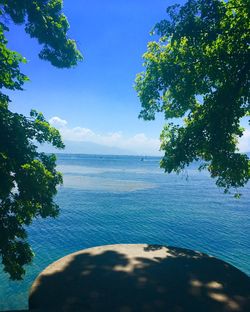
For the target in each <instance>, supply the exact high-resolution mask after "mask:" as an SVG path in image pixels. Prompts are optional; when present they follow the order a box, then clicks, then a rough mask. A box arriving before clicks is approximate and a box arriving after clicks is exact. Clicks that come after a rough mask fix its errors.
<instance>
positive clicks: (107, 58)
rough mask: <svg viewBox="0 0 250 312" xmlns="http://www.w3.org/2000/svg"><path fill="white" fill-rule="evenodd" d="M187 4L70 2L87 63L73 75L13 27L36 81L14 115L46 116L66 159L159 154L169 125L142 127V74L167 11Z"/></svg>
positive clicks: (17, 100) (67, 8) (15, 45)
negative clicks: (137, 84) (138, 87)
mask: <svg viewBox="0 0 250 312" xmlns="http://www.w3.org/2000/svg"><path fill="white" fill-rule="evenodd" d="M183 2H184V1H178V0H175V1H172V0H171V1H164V0H154V1H152V0H126V1H124V0H123V1H122V0H91V1H87V0H75V1H72V0H71V1H70V0H64V13H65V14H66V16H67V17H68V20H69V22H70V26H71V28H70V36H71V37H72V38H74V39H75V40H76V41H77V43H78V46H79V49H80V50H81V51H82V53H83V55H84V61H83V62H82V63H80V64H79V65H78V66H77V67H76V68H74V69H57V68H54V67H52V66H51V65H50V64H49V63H48V62H44V61H41V60H40V59H39V58H38V53H39V51H40V47H39V44H38V43H37V41H36V40H35V39H30V38H29V37H28V35H27V34H26V33H25V32H24V29H23V27H22V26H11V27H10V28H11V31H10V33H9V34H8V39H9V47H10V48H12V49H14V50H16V51H18V52H20V53H21V54H22V55H23V56H25V57H26V58H27V60H28V64H26V65H24V66H23V72H24V73H25V74H27V75H28V76H29V77H30V79H31V81H30V82H29V83H27V84H26V85H25V91H24V92H14V93H12V94H11V98H12V100H13V102H12V104H11V109H12V110H14V111H18V112H20V113H23V114H25V115H28V114H29V111H30V109H31V108H35V109H37V110H38V111H41V112H43V113H44V115H45V117H46V118H47V119H48V120H50V121H51V123H52V124H53V125H54V126H55V127H57V128H58V129H59V130H60V131H61V133H62V136H63V138H64V140H65V141H66V143H67V142H70V144H68V149H66V151H67V152H78V153H85V152H88V153H89V152H93V153H98V152H100V153H105V149H103V147H105V146H106V147H108V149H107V151H108V152H109V153H112V151H113V152H114V153H119V150H120V153H122V152H123V151H124V152H126V153H130V154H148V155H156V154H158V153H159V152H158V149H159V139H158V138H159V135H160V132H161V129H162V126H163V123H164V121H163V117H162V116H158V117H157V119H156V120H155V121H151V122H145V121H143V120H139V119H138V114H139V112H140V103H139V100H138V98H137V95H136V92H135V90H134V89H133V84H134V79H135V76H136V73H138V72H140V71H142V70H143V67H142V62H143V61H142V54H143V53H144V52H145V51H146V46H147V42H148V41H150V40H153V39H156V38H153V37H151V36H150V35H149V32H150V31H151V29H152V27H153V26H154V25H155V23H157V22H158V21H160V20H161V19H163V18H165V17H166V13H165V11H166V7H167V6H168V5H171V4H173V3H183ZM249 138H250V133H249ZM83 143H84V144H83ZM88 143H90V144H89V146H88V147H86V146H87V144H88ZM72 146H73V147H72ZM101 146H102V147H101ZM99 147H100V148H99ZM98 148H99V149H98Z"/></svg>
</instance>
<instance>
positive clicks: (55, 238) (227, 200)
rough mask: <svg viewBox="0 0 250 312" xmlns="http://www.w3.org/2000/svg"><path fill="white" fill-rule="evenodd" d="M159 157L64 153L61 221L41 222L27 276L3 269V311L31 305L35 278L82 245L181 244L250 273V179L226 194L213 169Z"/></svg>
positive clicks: (35, 228)
mask: <svg viewBox="0 0 250 312" xmlns="http://www.w3.org/2000/svg"><path fill="white" fill-rule="evenodd" d="M159 160H160V158H157V157H143V158H141V157H135V156H100V155H63V154H60V155H58V170H60V171H61V172H62V173H63V175H64V185H63V186H62V187H59V189H58V194H57V196H56V202H57V203H58V204H59V205H60V207H61V213H60V216H59V217H58V218H57V219H45V220H40V219H39V220H36V221H35V222H34V223H33V225H32V226H31V227H30V228H29V230H28V232H29V241H30V243H31V245H32V247H33V250H34V252H35V254H36V256H35V258H34V261H33V263H32V265H30V266H28V267H27V274H26V276H25V278H24V280H23V281H21V282H11V281H9V279H8V276H7V275H6V274H4V273H3V272H2V267H1V268H0V310H8V309H24V308H27V304H28V290H29V288H30V286H31V284H32V282H33V281H34V279H35V278H36V276H37V275H38V274H39V273H40V272H41V271H42V270H43V269H44V268H45V267H46V266H48V265H49V264H50V263H51V262H53V261H55V260H57V259H59V258H61V257H63V256H65V255H67V254H69V253H72V252H75V251H77V250H80V249H83V248H88V247H93V246H98V245H105V244H119V243H150V244H165V245H172V246H179V247H184V248H190V249H194V250H199V251H202V252H206V253H208V254H210V255H213V256H216V257H218V258H220V259H222V260H225V261H227V262H229V263H230V264H232V265H234V266H236V267H237V268H239V269H241V270H242V271H244V272H245V273H247V274H248V275H250V185H249V184H248V185H247V186H246V187H245V188H244V189H243V191H242V194H243V196H242V198H241V199H239V200H237V199H235V198H234V197H233V195H232V194H231V195H230V194H228V195H225V194H224V193H223V190H221V189H218V188H217V187H216V186H215V181H214V180H212V179H211V178H210V177H209V174H208V173H207V172H206V171H203V172H199V171H198V170H197V168H196V166H195V165H194V166H191V167H190V168H189V169H188V170H186V171H185V172H184V173H183V174H181V175H175V174H170V175H167V174H164V173H163V171H162V169H160V168H159Z"/></svg>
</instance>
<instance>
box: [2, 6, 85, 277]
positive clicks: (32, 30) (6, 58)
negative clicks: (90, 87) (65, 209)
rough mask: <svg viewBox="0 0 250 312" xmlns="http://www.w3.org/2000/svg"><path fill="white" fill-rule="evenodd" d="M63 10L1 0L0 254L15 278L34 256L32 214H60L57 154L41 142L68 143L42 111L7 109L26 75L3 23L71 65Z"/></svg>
mask: <svg viewBox="0 0 250 312" xmlns="http://www.w3.org/2000/svg"><path fill="white" fill-rule="evenodd" d="M61 10H62V1H61V0H50V1H49V0H36V1H30V0H22V1H19V0H0V256H1V258H2V263H3V265H4V270H5V271H6V272H8V273H9V274H10V277H11V278H12V279H21V278H22V277H23V275H24V273H25V268H24V266H25V265H26V264H28V263H30V262H31V260H32V257H33V252H32V250H31V247H30V246H29V243H28V241H27V231H26V227H27V226H28V225H30V224H31V223H32V220H33V219H34V218H38V217H42V218H46V217H56V216H57V215H58V212H59V207H58V206H57V204H56V203H55V202H54V201H53V197H54V195H55V194H56V192H57V189H56V187H57V186H58V185H59V184H61V183H62V176H61V174H60V173H59V172H57V171H56V157H55V155H46V154H44V153H39V152H38V150H37V144H40V143H45V142H47V143H51V144H52V145H53V146H55V147H57V148H63V147H64V145H63V143H62V140H61V137H60V134H59V132H58V130H56V129H55V128H53V127H51V126H50V124H49V123H48V122H47V121H46V120H45V118H44V117H43V115H42V114H41V113H37V112H36V111H35V110H32V111H31V113H30V117H25V116H23V115H21V114H17V113H14V112H12V111H10V110H9V107H8V106H9V103H10V101H11V100H10V98H9V96H8V95H7V94H6V90H22V86H23V84H24V83H25V81H27V80H28V77H26V76H25V75H24V74H22V73H21V71H20V63H25V62H26V61H25V59H24V58H23V57H22V56H21V55H20V54H18V53H17V52H15V51H12V50H10V49H8V47H7V39H6V36H5V34H6V32H7V31H8V27H7V26H6V23H5V22H4V21H6V20H9V19H11V20H12V21H13V22H14V23H16V24H25V30H26V32H27V33H28V34H29V35H30V36H31V37H35V38H37V39H38V41H39V43H40V44H42V50H41V52H40V54H39V56H40V58H42V59H44V60H48V61H49V62H50V63H51V64H52V65H54V66H56V67H72V66H75V65H76V64H77V62H78V61H80V60H81V59H82V56H81V53H80V52H79V51H78V50H77V46H76V43H75V41H73V40H71V39H69V38H68V36H67V31H68V29H69V24H68V22H67V19H66V17H65V16H64V15H63V14H62V12H61Z"/></svg>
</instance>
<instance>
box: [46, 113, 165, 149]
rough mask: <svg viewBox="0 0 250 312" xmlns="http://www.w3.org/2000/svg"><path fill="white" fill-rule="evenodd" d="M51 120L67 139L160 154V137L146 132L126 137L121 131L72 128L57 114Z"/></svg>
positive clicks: (64, 138)
mask: <svg viewBox="0 0 250 312" xmlns="http://www.w3.org/2000/svg"><path fill="white" fill-rule="evenodd" d="M49 122H50V124H51V125H52V126H53V127H55V128H57V129H58V130H59V131H60V133H61V135H62V138H63V140H65V141H72V142H89V143H95V144H99V145H102V146H107V147H114V148H120V149H124V150H129V151H131V153H132V154H140V155H142V154H145V155H160V153H159V149H160V141H159V139H155V138H149V137H147V136H146V135H145V134H144V133H137V134H135V135H133V136H131V137H126V136H125V135H124V134H123V133H122V132H121V131H118V132H112V133H104V134H103V133H96V132H94V131H92V130H91V129H89V128H84V127H73V128H71V127H69V125H68V122H67V121H66V120H64V119H61V118H60V117H57V116H55V117H52V118H51V119H50V120H49Z"/></svg>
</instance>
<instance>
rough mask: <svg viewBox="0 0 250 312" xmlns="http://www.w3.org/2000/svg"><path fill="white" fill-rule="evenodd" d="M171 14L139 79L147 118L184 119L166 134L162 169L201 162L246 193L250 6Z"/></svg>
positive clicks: (220, 4) (240, 0)
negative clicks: (242, 140) (241, 145)
mask: <svg viewBox="0 0 250 312" xmlns="http://www.w3.org/2000/svg"><path fill="white" fill-rule="evenodd" d="M167 13H168V16H169V18H168V19H166V20H163V21H161V22H160V23H158V24H157V25H156V26H155V28H154V30H153V33H156V34H158V36H159V40H158V41H153V42H150V43H149V44H148V49H147V52H146V53H145V54H144V56H143V57H144V66H145V71H144V72H142V73H140V74H138V75H137V78H136V90H137V92H138V96H139V98H140V101H141V104H142V110H141V113H140V117H141V118H144V119H145V120H152V119H154V118H155V114H156V113H158V112H162V113H163V114H164V116H165V119H166V120H167V119H169V118H180V117H181V118H183V125H179V126H176V125H174V124H172V123H169V124H167V125H166V126H165V128H164V130H163V132H162V134H161V141H162V145H161V149H162V150H163V151H164V152H165V155H164V157H163V159H162V161H161V166H162V167H163V168H164V169H165V171H167V172H171V171H176V172H179V171H180V170H182V169H183V168H184V167H185V166H187V165H189V164H190V163H191V162H193V161H194V160H198V159H203V160H204V165H203V167H202V168H207V169H208V170H209V171H210V173H211V176H212V177H213V178H216V179H217V181H216V183H217V185H218V186H221V187H223V188H224V190H225V192H228V191H229V189H230V188H231V187H233V188H238V187H242V186H244V185H245V184H246V183H247V182H248V180H249V178H250V162H249V159H248V157H247V156H246V155H243V154H240V153H239V151H238V149H237V142H238V138H239V137H241V136H242V135H243V130H244V129H242V127H241V126H240V121H241V119H242V118H243V117H245V116H249V113H250V105H249V98H250V91H249V90H250V88H249V87H250V79H249V73H250V62H249V60H250V18H249V17H250V3H249V1H244V0H228V1H222V0H189V1H187V3H186V4H185V5H183V6H180V5H174V6H171V7H169V8H168V9H167Z"/></svg>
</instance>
